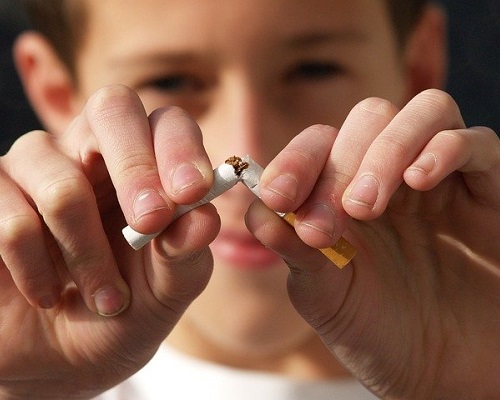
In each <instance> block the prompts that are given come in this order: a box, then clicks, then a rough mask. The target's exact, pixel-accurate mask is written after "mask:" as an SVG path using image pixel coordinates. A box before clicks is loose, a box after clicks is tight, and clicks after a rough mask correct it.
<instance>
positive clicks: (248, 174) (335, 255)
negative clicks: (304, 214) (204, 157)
mask: <svg viewBox="0 0 500 400" xmlns="http://www.w3.org/2000/svg"><path fill="white" fill-rule="evenodd" d="M242 161H243V162H244V163H246V164H247V165H248V167H247V168H246V169H243V170H242V172H241V182H242V183H243V184H244V185H245V186H246V187H247V188H248V189H250V191H251V192H252V193H253V194H255V195H256V196H257V197H259V198H260V189H259V182H260V177H261V176H262V172H263V171H264V169H263V168H262V167H261V166H260V165H259V164H257V163H256V162H255V161H254V160H252V158H251V157H249V156H246V157H243V159H242ZM276 214H278V215H279V216H280V217H281V218H283V219H284V220H285V221H286V222H288V224H289V225H291V226H294V223H295V214H294V213H291V212H290V213H280V212H276ZM319 250H320V251H321V252H322V253H323V254H324V255H325V256H326V257H327V258H328V259H329V260H330V261H331V262H332V263H333V264H335V265H336V266H337V267H338V268H341V269H342V268H344V267H345V266H346V265H347V264H349V262H350V261H351V260H352V259H353V258H354V256H355V255H356V249H355V248H354V246H353V245H351V244H350V243H349V242H348V241H347V240H346V239H344V238H343V237H341V238H340V239H339V240H338V241H337V243H335V244H334V245H333V246H332V247H327V248H324V249H319Z"/></svg>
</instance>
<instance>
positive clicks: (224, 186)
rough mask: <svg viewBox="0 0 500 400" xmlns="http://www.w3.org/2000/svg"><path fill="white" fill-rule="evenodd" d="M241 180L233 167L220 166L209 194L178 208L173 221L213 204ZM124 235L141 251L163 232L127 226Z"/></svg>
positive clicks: (215, 173) (215, 172)
mask: <svg viewBox="0 0 500 400" xmlns="http://www.w3.org/2000/svg"><path fill="white" fill-rule="evenodd" d="M239 180H240V176H239V175H238V174H237V173H236V170H235V168H234V167H233V166H232V165H230V164H227V163H224V164H221V165H219V166H218V167H217V168H215V169H214V182H213V184H212V188H211V189H210V191H209V192H208V194H207V195H206V196H205V197H203V198H202V199H201V200H199V201H197V202H196V203H193V204H188V205H180V206H178V207H177V209H176V211H175V214H174V216H173V217H172V220H175V219H177V218H179V217H180V216H181V215H184V214H186V213H187V212H189V211H191V210H193V209H194V208H196V207H200V206H202V205H203V204H207V203H209V202H211V201H212V200H213V199H215V198H216V197H218V196H220V195H221V194H222V193H224V192H227V191H228V190H229V189H231V188H232V187H233V186H234V185H236V184H237V183H238V182H239ZM122 233H123V236H124V237H125V239H126V240H127V242H128V243H129V244H130V246H132V248H134V249H135V250H139V249H141V248H142V247H144V246H145V245H146V244H147V243H149V242H150V241H151V240H153V239H154V238H155V237H157V236H158V235H159V234H160V233H161V231H160V232H156V233H152V234H149V235H145V234H143V233H139V232H137V231H135V230H134V229H132V228H131V227H130V226H128V225H127V226H126V227H125V228H123V229H122Z"/></svg>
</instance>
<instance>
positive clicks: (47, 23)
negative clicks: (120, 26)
mask: <svg viewBox="0 0 500 400" xmlns="http://www.w3.org/2000/svg"><path fill="white" fill-rule="evenodd" d="M83 3H84V2H83V1H81V0H23V4H24V7H25V11H26V14H27V17H28V21H29V23H30V28H32V29H34V30H36V31H38V32H40V33H41V34H43V35H44V36H45V37H46V38H47V39H48V41H49V42H50V43H51V44H52V46H53V47H54V50H55V51H56V52H57V54H58V56H59V57H60V58H61V60H62V61H63V62H64V63H65V65H66V66H67V67H68V68H69V69H70V72H71V73H74V72H75V57H76V53H77V51H78V49H79V48H80V46H81V45H82V42H83V40H84V37H85V31H86V26H87V24H86V18H87V13H86V8H85V5H84V4H83Z"/></svg>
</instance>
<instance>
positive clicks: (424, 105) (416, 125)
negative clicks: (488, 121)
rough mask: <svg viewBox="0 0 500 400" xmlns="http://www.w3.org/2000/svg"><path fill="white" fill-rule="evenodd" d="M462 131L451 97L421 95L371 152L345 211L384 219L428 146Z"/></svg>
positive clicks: (350, 190) (359, 216)
mask: <svg viewBox="0 0 500 400" xmlns="http://www.w3.org/2000/svg"><path fill="white" fill-rule="evenodd" d="M460 128H464V122H463V120H462V117H461V115H460V111H459V109H458V106H457V105H456V103H455V102H454V101H453V99H452V98H451V97H450V96H449V95H447V94H446V93H444V92H441V91H438V90H428V91H425V92H423V93H421V94H419V95H417V96H416V97H415V98H414V99H413V100H411V101H410V102H409V103H408V104H407V105H406V106H405V107H404V108H403V109H402V110H401V112H400V113H398V115H396V116H395V117H394V119H393V120H392V121H391V122H390V124H389V125H388V126H387V127H386V128H385V129H384V130H383V132H382V133H381V134H380V135H378V137H377V138H376V139H375V140H374V142H373V144H372V145H371V146H370V147H369V149H368V150H367V152H366V155H365V157H364V158H363V161H362V163H361V165H360V167H359V169H358V171H357V172H356V175H355V176H354V178H353V181H352V183H351V184H350V185H349V186H348V188H347V189H346V191H345V193H344V197H343V205H344V209H345V210H346V211H347V212H348V213H349V214H350V215H351V216H352V217H354V218H357V219H363V220H367V219H373V218H376V217H378V216H379V215H381V214H382V213H383V212H384V210H385V208H386V207H387V204H388V202H389V199H390V198H391V196H392V195H393V194H394V192H395V191H396V189H397V188H398V187H399V185H400V184H401V183H402V181H403V174H404V171H405V170H406V169H407V168H408V167H409V166H410V165H411V164H412V163H413V161H414V160H415V158H416V156H417V155H418V154H419V153H420V152H421V151H422V149H423V148H424V147H425V145H426V143H427V142H428V141H429V140H430V139H431V138H432V137H433V136H435V135H436V134H437V133H438V132H441V131H443V130H447V129H460Z"/></svg>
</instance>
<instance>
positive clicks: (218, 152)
mask: <svg viewBox="0 0 500 400" xmlns="http://www.w3.org/2000/svg"><path fill="white" fill-rule="evenodd" d="M274 109H275V107H274V105H273V104H272V101H271V94H270V93H269V91H268V90H267V89H266V88H265V87H263V85H261V84H260V83H257V82H255V80H254V79H251V78H249V77H248V76H245V75H244V74H237V73H233V74H227V75H226V76H224V77H223V78H222V79H221V81H220V83H219V85H218V88H217V91H216V93H214V96H213V98H212V103H211V104H210V106H209V109H208V110H207V112H206V113H205V115H204V116H203V117H202V118H201V119H200V121H199V123H200V126H201V129H202V131H203V134H204V140H205V146H206V148H207V151H208V153H209V155H210V157H211V158H212V161H213V162H214V164H216V163H220V162H223V161H224V160H225V159H226V158H227V157H228V156H232V155H237V156H244V155H247V154H250V155H251V156H252V158H254V159H255V160H256V161H258V162H259V163H261V164H263V165H267V163H269V161H270V160H271V159H272V158H273V157H274V156H275V155H276V154H277V153H278V151H279V150H280V149H281V148H282V147H283V146H284V145H285V143H284V142H285V140H284V139H283V133H282V132H283V127H280V124H279V120H280V118H279V117H278V116H277V115H276V113H275V112H274Z"/></svg>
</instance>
